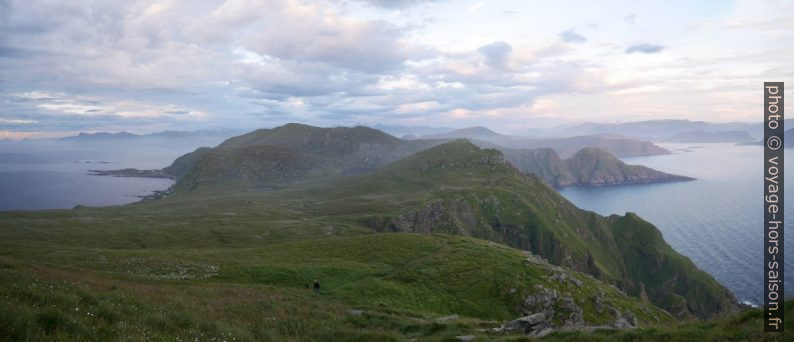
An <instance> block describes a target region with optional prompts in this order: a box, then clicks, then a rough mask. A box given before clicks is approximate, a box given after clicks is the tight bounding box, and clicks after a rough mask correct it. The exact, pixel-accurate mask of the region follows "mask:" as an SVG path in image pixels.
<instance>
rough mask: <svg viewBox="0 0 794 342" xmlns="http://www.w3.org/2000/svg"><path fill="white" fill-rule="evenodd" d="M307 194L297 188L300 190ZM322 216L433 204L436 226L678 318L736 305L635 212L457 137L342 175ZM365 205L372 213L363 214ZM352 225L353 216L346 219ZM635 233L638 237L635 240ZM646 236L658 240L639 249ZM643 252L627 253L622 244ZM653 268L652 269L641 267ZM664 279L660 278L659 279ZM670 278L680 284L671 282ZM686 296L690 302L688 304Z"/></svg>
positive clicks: (376, 217)
mask: <svg viewBox="0 0 794 342" xmlns="http://www.w3.org/2000/svg"><path fill="white" fill-rule="evenodd" d="M306 196H308V195H303V196H302V197H304V198H305V197H306ZM312 197H313V198H315V199H316V200H317V201H318V202H315V203H317V204H318V207H316V208H314V207H311V206H312V205H313V204H312V202H311V201H310V202H307V204H305V205H307V206H309V207H310V208H312V210H317V211H318V212H319V213H322V214H323V215H329V216H336V217H344V218H348V219H349V218H351V217H352V218H359V221H358V222H363V224H365V225H368V226H369V227H372V228H374V229H376V230H382V229H387V230H388V222H390V221H391V220H392V219H393V218H394V217H397V216H399V215H401V214H404V213H406V211H408V212H410V210H407V208H413V210H421V209H422V208H427V207H428V206H430V203H434V202H439V203H442V205H443V207H444V208H445V215H440V216H441V217H442V219H440V220H437V221H436V222H434V224H433V226H434V227H433V231H435V232H444V233H455V234H463V235H470V236H474V237H478V238H483V239H488V240H493V241H497V242H500V243H504V244H507V245H510V246H513V247H517V248H521V249H525V250H531V251H533V252H534V253H536V254H540V255H543V256H545V257H547V258H549V259H550V260H551V261H552V262H554V263H556V264H560V265H564V266H566V267H571V268H574V269H577V270H580V271H583V272H588V273H590V274H593V275H595V276H598V277H600V278H602V279H606V280H609V281H613V282H617V283H619V284H621V285H623V287H624V288H625V289H626V290H627V291H628V292H629V293H630V294H632V295H636V296H640V295H641V293H642V291H643V287H644V288H645V293H646V294H647V295H648V297H649V298H650V300H651V301H652V302H654V303H656V304H658V305H661V306H662V307H663V308H666V309H670V310H671V311H675V313H677V314H679V316H680V317H686V316H689V314H690V313H691V314H692V315H695V316H699V317H702V318H706V317H710V316H711V315H713V314H715V313H716V312H718V311H720V310H722V309H726V310H731V309H732V308H733V303H732V301H733V296H732V295H731V294H730V292H729V291H727V290H726V289H725V288H724V287H722V286H721V285H719V283H718V282H717V281H716V280H714V279H713V278H712V277H711V276H709V275H708V274H706V273H705V272H703V271H701V270H699V269H697V268H696V267H695V265H694V264H693V263H692V262H691V261H690V260H689V259H688V258H686V257H684V256H682V255H680V254H678V253H677V252H675V251H674V250H673V249H672V248H670V246H669V245H667V243H666V242H664V240H663V238H662V237H661V234H660V233H659V231H658V230H657V229H656V228H655V227H653V226H652V225H650V224H649V223H647V222H645V221H643V220H642V219H640V218H639V217H637V216H636V215H633V214H632V215H628V216H626V217H624V218H622V219H620V220H617V219H616V218H612V219H606V218H604V217H602V216H599V215H597V214H595V213H592V212H587V211H583V210H580V209H578V208H576V207H575V206H574V205H573V204H571V203H570V202H568V201H567V200H565V199H564V198H563V197H562V196H560V195H559V194H558V193H557V192H555V191H554V190H553V189H551V188H550V187H548V186H546V185H545V184H544V183H543V182H541V181H540V180H539V179H537V178H536V177H533V176H524V175H522V174H521V173H520V172H517V171H516V170H515V169H513V168H512V166H510V165H509V164H505V163H504V160H503V158H502V156H501V154H500V153H499V152H498V151H496V150H480V149H478V148H477V147H475V146H474V145H472V144H470V143H468V142H466V141H456V142H452V143H448V144H445V145H442V146H438V147H435V148H433V149H430V150H427V151H423V152H420V153H417V154H415V155H413V156H410V157H408V158H406V159H404V160H401V161H399V162H397V163H394V164H392V165H390V166H387V167H385V168H383V169H382V170H379V171H377V172H376V173H375V174H373V175H372V176H367V177H361V178H356V179H352V180H349V181H346V182H342V183H341V184H339V185H337V186H331V187H329V188H326V189H324V191H323V192H322V193H321V194H316V195H313V196H312ZM361 213H368V214H369V215H368V216H367V217H366V220H365V221H364V220H362V219H361V216H362V214H361ZM350 223H351V224H355V223H356V222H355V221H350ZM632 237H639V238H641V239H639V238H638V239H634V238H632ZM645 244H652V245H653V246H656V247H657V248H653V249H643V246H644V245H645ZM637 250H640V251H641V252H639V253H636V254H629V253H628V252H627V251H637ZM648 267H653V269H654V270H656V271H658V272H659V273H658V274H657V276H656V277H651V276H649V275H647V274H646V273H645V272H644V270H646V269H648ZM662 277H664V278H662ZM668 280H675V281H677V284H678V283H683V284H686V286H690V288H689V289H688V288H685V287H682V286H675V287H672V288H671V287H667V286H665V283H666V282H667V281H668ZM687 304H691V305H687Z"/></svg>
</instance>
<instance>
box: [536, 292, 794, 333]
mask: <svg viewBox="0 0 794 342" xmlns="http://www.w3.org/2000/svg"><path fill="white" fill-rule="evenodd" d="M785 310H786V317H792V316H791V315H794V300H789V301H787V302H786V303H785ZM763 317H764V311H763V310H761V309H753V310H748V311H745V312H742V313H739V314H736V315H733V316H730V317H726V318H722V319H718V320H713V321H707V322H690V323H682V324H675V325H669V326H663V325H658V326H654V327H645V328H639V329H634V330H622V331H621V330H608V329H603V330H596V331H594V332H590V333H587V332H577V331H569V332H558V333H555V334H553V335H551V336H548V337H547V338H546V340H550V341H791V340H794V320H792V319H790V318H789V319H787V320H786V322H785V327H784V328H785V332H784V333H764V332H763V331H764V325H763V324H764V322H763Z"/></svg>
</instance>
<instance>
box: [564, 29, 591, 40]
mask: <svg viewBox="0 0 794 342" xmlns="http://www.w3.org/2000/svg"><path fill="white" fill-rule="evenodd" d="M560 39H562V41H564V42H568V43H584V42H586V41H587V38H585V37H584V36H583V35H581V34H578V33H576V31H574V29H568V30H565V31H562V32H560Z"/></svg>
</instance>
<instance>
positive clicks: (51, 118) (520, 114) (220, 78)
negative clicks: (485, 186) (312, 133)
mask: <svg viewBox="0 0 794 342" xmlns="http://www.w3.org/2000/svg"><path fill="white" fill-rule="evenodd" d="M792 42H794V1H774V0H760V1H759V0H752V1H738V0H737V1H523V0H522V1H478V0H472V1H451V0H450V1H444V0H434V1H420V0H392V1H390V0H358V1H357V0H328V1H287V0H283V1H270V0H227V1H223V0H217V1H216V0H213V1H199V0H165V1H159V0H146V1H135V0H130V1H91V0H85V1H36V0H20V1H17V0H0V139H3V138H10V139H20V138H39V137H56V136H65V135H73V134H75V133H77V132H98V131H110V132H116V131H122V130H124V131H128V132H134V133H151V132H157V131H163V130H202V129H218V128H232V129H254V128H261V127H274V126H278V125H281V124H284V123H288V122H301V123H307V124H312V125H318V126H336V125H356V124H362V125H375V124H386V125H408V126H412V125H422V126H435V127H438V126H444V127H468V126H475V125H483V126H487V127H490V128H493V129H496V130H498V131H501V132H507V133H519V132H521V130H525V129H527V128H532V127H550V126H556V125H560V124H569V123H574V122H585V121H590V122H628V121H640V120H648V119H690V120H704V121H715V122H733V121H743V122H753V121H759V122H760V120H761V119H762V118H761V116H760V108H762V107H761V106H762V104H761V103H762V102H761V98H762V82H764V81H788V80H790V79H791V78H792V76H794V63H792V60H794V43H792Z"/></svg>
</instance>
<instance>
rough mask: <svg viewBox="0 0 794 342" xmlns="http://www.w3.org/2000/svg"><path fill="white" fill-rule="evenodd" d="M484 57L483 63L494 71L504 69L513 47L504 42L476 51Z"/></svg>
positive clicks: (484, 46)
mask: <svg viewBox="0 0 794 342" xmlns="http://www.w3.org/2000/svg"><path fill="white" fill-rule="evenodd" d="M477 51H479V52H480V53H481V54H482V55H483V56H485V63H486V64H488V66H490V67H492V68H494V69H506V68H507V63H508V61H509V59H510V53H511V52H513V47H512V46H511V45H510V44H508V43H506V42H494V43H491V44H488V45H483V46H481V47H480V48H479V49H477Z"/></svg>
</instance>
